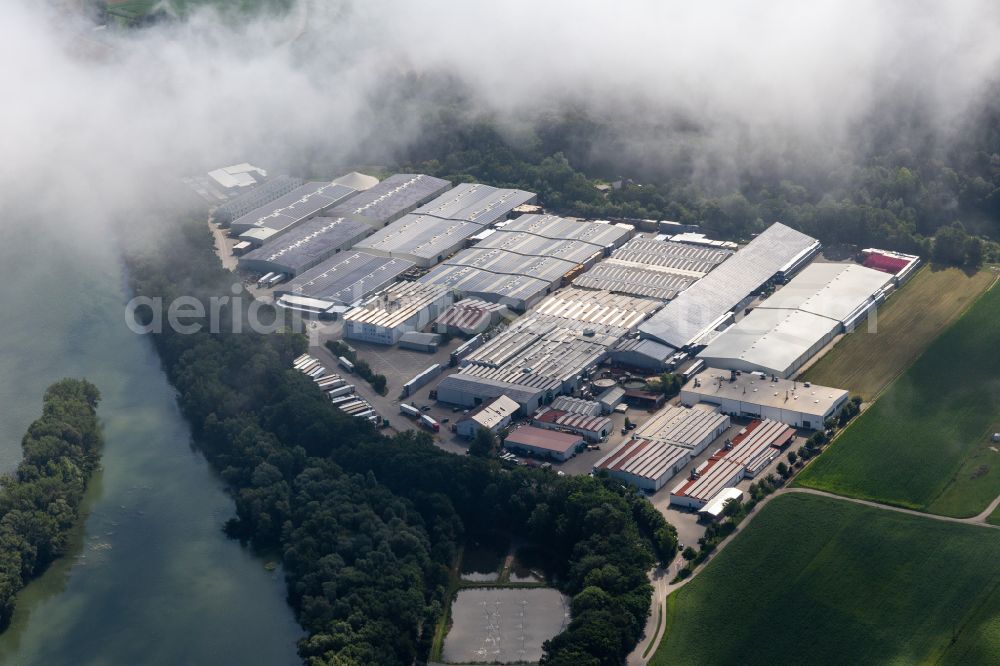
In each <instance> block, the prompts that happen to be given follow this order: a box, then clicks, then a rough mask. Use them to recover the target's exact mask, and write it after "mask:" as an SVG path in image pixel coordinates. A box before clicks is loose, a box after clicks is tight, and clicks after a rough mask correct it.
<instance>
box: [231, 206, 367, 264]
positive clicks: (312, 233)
mask: <svg viewBox="0 0 1000 666" xmlns="http://www.w3.org/2000/svg"><path fill="white" fill-rule="evenodd" d="M369 231H371V227H369V226H368V225H367V224H365V223H364V222H360V221H358V220H352V219H347V218H343V217H314V218H313V219H311V220H308V221H306V222H303V223H302V224H300V225H299V226H297V227H296V228H294V229H292V230H291V231H289V232H288V233H287V234H285V235H283V236H281V237H279V238H277V239H276V240H274V241H272V242H270V243H267V244H266V245H264V246H263V247H259V248H257V249H255V250H252V251H250V252H248V253H247V254H245V255H243V256H242V257H240V263H241V264H246V263H247V262H271V263H275V264H281V266H282V267H287V268H289V269H291V270H292V271H293V272H294V273H299V272H301V271H302V270H304V269H305V268H308V267H310V266H312V265H314V264H315V263H316V261H318V260H319V259H322V258H326V257H328V256H330V255H332V254H333V253H335V252H336V251H337V250H341V249H345V248H348V247H350V246H351V245H353V244H354V243H355V242H356V241H358V240H360V239H362V238H364V237H365V235H366V234H368V232H369Z"/></svg>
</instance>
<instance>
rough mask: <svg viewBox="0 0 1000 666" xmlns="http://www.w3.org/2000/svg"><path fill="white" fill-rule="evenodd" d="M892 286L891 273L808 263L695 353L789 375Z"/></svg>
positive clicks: (727, 364) (726, 364)
mask: <svg viewBox="0 0 1000 666" xmlns="http://www.w3.org/2000/svg"><path fill="white" fill-rule="evenodd" d="M892 287H893V283H892V275H891V274H888V273H883V272H881V271H877V270H874V269H871V268H865V267H864V266H859V265H857V264H826V263H814V264H811V265H810V266H807V267H806V268H805V269H803V270H802V272H801V273H799V274H798V275H797V276H796V277H795V278H793V279H792V280H791V281H790V282H789V283H788V284H787V285H785V286H784V287H782V288H781V289H779V290H778V291H776V292H775V293H774V294H773V295H772V296H771V297H770V298H768V299H766V300H765V301H764V302H762V303H761V304H760V305H758V306H757V307H756V308H754V310H753V311H752V312H751V313H750V314H749V315H747V316H746V317H744V318H743V319H741V320H740V321H739V322H737V323H736V324H734V325H732V326H730V327H729V328H727V329H726V330H725V331H723V332H722V333H720V334H719V335H718V336H717V337H715V338H714V339H713V340H712V341H711V342H710V343H709V344H708V346H707V347H706V348H705V349H704V350H702V351H701V352H700V353H699V354H698V356H699V357H700V358H702V359H703V360H704V361H705V362H706V363H707V364H708V365H710V366H712V367H715V368H724V369H727V370H742V371H746V372H750V371H759V372H765V373H767V374H769V375H771V374H774V375H777V376H778V377H781V378H787V377H791V376H792V375H793V374H795V372H796V371H797V370H798V369H799V368H801V367H802V366H803V365H804V364H805V363H806V362H807V361H809V359H811V358H812V357H813V356H815V355H816V353H817V352H819V351H820V350H821V349H823V348H824V347H825V346H826V345H827V344H828V343H829V342H831V341H832V340H833V339H834V337H836V336H837V335H838V334H840V333H843V332H845V331H850V330H851V329H853V327H854V326H855V325H857V323H858V322H860V321H863V320H864V319H866V318H867V316H868V313H869V312H870V311H871V310H872V309H873V308H874V307H876V306H877V305H878V304H879V303H881V302H882V301H884V300H885V298H886V293H887V290H888V289H891V288H892Z"/></svg>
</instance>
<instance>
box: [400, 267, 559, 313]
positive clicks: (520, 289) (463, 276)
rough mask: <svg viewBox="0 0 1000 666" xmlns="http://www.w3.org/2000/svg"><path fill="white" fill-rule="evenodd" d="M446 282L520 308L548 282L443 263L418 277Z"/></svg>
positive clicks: (464, 291) (538, 294)
mask: <svg viewBox="0 0 1000 666" xmlns="http://www.w3.org/2000/svg"><path fill="white" fill-rule="evenodd" d="M420 281H421V282H433V283H434V284H442V285H446V286H448V287H450V288H452V289H455V290H456V291H460V292H462V293H463V294H465V295H467V296H472V297H476V298H482V299H484V300H485V299H488V300H490V301H491V302H498V303H503V304H504V305H509V306H510V307H512V308H515V309H518V310H521V309H523V308H524V307H526V306H528V305H530V304H531V303H532V302H533V301H534V300H535V299H536V298H538V297H539V296H540V295H542V294H544V293H545V292H546V290H547V289H549V287H550V286H551V283H549V282H546V281H544V280H539V279H538V278H534V277H526V276H523V275H504V274H497V273H489V272H487V271H482V270H479V269H477V268H472V267H470V266H452V265H449V264H444V265H442V266H438V267H437V268H435V269H433V270H432V271H431V272H430V273H428V274H427V275H425V276H424V277H422V278H421V279H420Z"/></svg>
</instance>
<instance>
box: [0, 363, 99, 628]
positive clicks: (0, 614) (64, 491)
mask: <svg viewBox="0 0 1000 666" xmlns="http://www.w3.org/2000/svg"><path fill="white" fill-rule="evenodd" d="M99 400H100V394H99V393H98V390H97V388H96V387H95V386H94V385H93V384H91V383H89V382H87V381H85V380H82V379H63V380H61V381H58V382H56V383H55V384H53V385H52V386H50V387H49V388H48V389H47V390H46V391H45V397H44V398H43V406H42V415H41V417H39V418H38V419H37V420H36V421H34V422H33V423H32V424H31V425H30V426H28V431H27V433H25V435H24V439H22V440H21V450H22V452H23V458H22V460H21V463H20V464H19V465H18V466H17V469H16V470H15V471H14V472H13V473H11V474H7V475H4V476H3V478H0V628H4V629H6V628H7V626H8V625H9V624H10V620H11V617H12V616H13V614H14V607H15V601H16V595H17V593H18V592H19V591H20V590H21V588H23V587H24V585H25V584H26V583H27V582H28V581H29V580H31V579H32V578H34V577H36V576H39V575H41V574H42V573H43V572H44V571H45V570H46V569H47V568H48V566H49V565H50V564H51V563H52V562H53V561H54V560H55V559H56V558H57V557H59V556H61V555H63V554H64V553H65V552H66V549H67V548H68V546H69V542H70V533H71V532H72V529H73V526H74V525H75V524H76V520H77V516H78V514H79V509H80V502H82V501H83V495H84V492H85V491H86V489H87V481H88V480H89V479H90V477H91V475H92V474H93V473H94V471H95V470H96V469H97V468H98V466H99V464H100V458H101V445H102V438H101V430H100V426H99V425H98V422H97V403H98V402H99Z"/></svg>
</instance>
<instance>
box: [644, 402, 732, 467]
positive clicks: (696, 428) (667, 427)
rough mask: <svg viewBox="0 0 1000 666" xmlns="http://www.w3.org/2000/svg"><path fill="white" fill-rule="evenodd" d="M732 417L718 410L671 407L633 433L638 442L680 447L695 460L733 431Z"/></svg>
mask: <svg viewBox="0 0 1000 666" xmlns="http://www.w3.org/2000/svg"><path fill="white" fill-rule="evenodd" d="M729 425H730V420H729V416H727V415H725V414H720V413H719V412H716V411H714V410H707V409H690V408H687V407H675V406H672V405H668V406H666V407H664V408H663V409H661V410H660V411H658V412H657V413H656V414H654V415H653V417H652V418H650V419H649V420H648V421H646V422H645V423H644V424H643V425H642V426H640V427H638V428H636V429H635V431H633V433H632V436H633V437H634V438H636V439H648V440H651V441H654V442H665V443H667V444H670V445H673V446H679V447H681V448H682V449H687V450H688V451H689V452H690V457H692V458H694V457H695V456H697V455H698V454H700V453H701V452H702V451H704V450H705V449H707V448H708V446H709V445H710V444H711V443H712V442H714V441H715V440H716V439H718V438H719V437H720V436H721V435H722V433H724V432H725V431H726V429H727V428H729Z"/></svg>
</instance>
